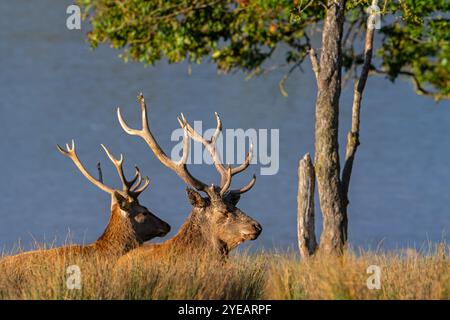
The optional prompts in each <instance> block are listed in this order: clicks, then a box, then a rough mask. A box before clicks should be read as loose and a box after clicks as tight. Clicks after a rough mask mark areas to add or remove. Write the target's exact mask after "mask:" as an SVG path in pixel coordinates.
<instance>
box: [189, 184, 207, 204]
mask: <svg viewBox="0 0 450 320" xmlns="http://www.w3.org/2000/svg"><path fill="white" fill-rule="evenodd" d="M186 193H187V197H188V199H189V202H190V203H191V205H192V206H193V207H198V208H204V207H206V205H207V201H206V199H204V198H203V197H202V196H201V195H200V193H198V192H197V191H195V190H193V189H191V188H186Z"/></svg>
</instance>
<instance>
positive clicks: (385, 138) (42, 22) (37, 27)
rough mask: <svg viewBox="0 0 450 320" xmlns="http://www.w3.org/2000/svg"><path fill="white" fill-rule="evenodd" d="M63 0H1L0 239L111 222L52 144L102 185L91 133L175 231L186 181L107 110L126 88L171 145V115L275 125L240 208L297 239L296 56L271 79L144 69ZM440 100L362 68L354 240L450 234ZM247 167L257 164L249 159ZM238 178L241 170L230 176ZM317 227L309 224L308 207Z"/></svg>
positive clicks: (299, 117) (97, 195)
mask: <svg viewBox="0 0 450 320" xmlns="http://www.w3.org/2000/svg"><path fill="white" fill-rule="evenodd" d="M70 3H71V1H50V0H40V1H24V0H20V1H17V0H16V1H2V2H1V3H0V14H1V19H0V97H1V98H0V111H1V113H0V134H1V136H0V154H1V156H0V168H1V175H0V177H1V178H0V190H1V197H0V244H1V246H2V247H3V248H5V249H7V250H10V249H11V248H13V246H14V244H17V243H18V241H19V240H20V242H21V243H22V244H23V245H25V246H26V245H28V244H29V243H31V242H32V241H34V240H36V241H39V242H42V241H44V242H52V241H54V240H55V239H56V243H62V242H64V240H65V238H66V235H67V234H68V232H69V231H70V233H71V234H72V237H73V240H74V241H76V242H90V241H93V240H95V239H96V237H97V236H98V235H99V234H100V233H101V232H102V230H103V228H104V226H105V225H106V223H107V221H108V214H109V212H108V210H109V204H110V203H109V201H110V199H109V196H108V195H107V194H105V193H103V192H101V191H100V190H98V189H96V188H95V187H94V186H92V185H91V184H90V183H89V182H88V181H87V180H86V179H85V178H84V177H83V176H82V175H81V174H80V173H79V172H78V171H77V170H76V169H75V167H74V165H73V164H72V163H71V161H70V160H68V159H66V158H64V157H63V156H61V155H60V154H59V153H58V152H57V150H56V148H55V145H56V144H57V143H59V144H63V143H65V142H68V141H70V139H72V138H75V139H76V142H77V146H78V153H79V156H80V158H81V159H82V160H83V161H84V163H85V164H86V166H88V168H89V169H90V170H91V171H92V172H94V173H95V164H96V163H97V161H99V160H101V161H102V163H103V169H104V174H105V181H106V182H107V183H112V182H114V183H116V185H117V184H118V179H117V177H116V175H115V174H114V171H113V168H112V166H111V165H110V163H109V162H108V161H107V159H106V157H105V155H104V153H103V151H102V150H101V149H100V147H99V145H100V143H105V144H106V145H107V146H109V147H110V149H111V151H113V152H115V153H116V154H118V153H119V152H123V153H124V154H125V156H126V158H125V163H126V165H127V172H128V173H129V174H131V173H132V168H133V165H134V164H135V163H137V164H138V165H139V166H140V167H141V169H142V172H143V173H144V174H146V175H148V176H149V177H150V178H151V181H152V182H151V187H150V188H149V189H148V191H146V192H145V193H144V194H143V195H142V196H141V202H142V203H143V204H145V205H146V206H148V207H149V208H150V209H151V210H152V211H153V212H155V213H157V214H158V215H159V216H160V217H161V218H163V219H165V220H166V221H167V222H169V223H170V224H171V225H172V227H173V230H174V231H172V232H171V234H172V235H173V234H174V232H175V230H177V228H178V227H179V226H180V225H181V223H182V222H183V220H184V219H185V218H186V217H187V215H188V212H189V210H190V205H189V204H188V201H187V199H186V196H185V191H184V189H185V186H184V184H183V183H182V181H181V180H180V179H179V178H178V177H177V176H176V175H175V174H174V173H173V172H171V171H170V170H168V169H166V168H165V167H164V166H162V165H161V164H160V163H159V162H158V161H157V160H156V159H155V157H154V156H153V154H151V152H150V151H149V150H148V149H147V147H146V145H145V144H144V143H143V142H141V140H140V139H138V138H135V137H130V136H127V135H126V134H124V133H123V132H122V129H121V128H120V126H119V124H118V122H117V119H116V116H115V108H116V107H117V106H122V108H123V113H124V116H125V117H126V118H127V119H129V122H130V123H131V124H133V125H136V124H137V121H138V117H139V114H138V105H137V102H136V99H135V97H136V95H137V94H138V93H139V92H140V91H143V92H144V93H145V95H146V97H147V100H148V101H150V104H151V113H150V115H151V126H152V131H153V133H154V134H155V136H156V137H157V139H158V140H159V141H160V144H161V145H162V147H163V148H164V149H165V150H166V151H167V152H169V151H170V149H171V148H172V146H173V145H174V144H175V143H174V142H172V141H171V140H170V135H171V133H172V130H173V129H175V128H177V126H178V123H177V121H176V116H177V115H178V114H179V113H180V112H183V113H184V114H185V115H187V116H188V118H189V119H190V120H203V121H204V122H203V124H204V127H213V126H214V117H213V112H214V111H217V112H219V114H220V115H221V117H222V120H223V123H224V127H225V128H244V129H247V128H257V129H260V128H262V129H264V128H265V129H277V128H278V129H280V148H279V152H280V168H279V172H278V174H276V175H272V176H259V177H258V181H257V183H256V185H255V187H254V188H253V190H252V191H250V192H249V193H247V194H246V195H245V196H243V198H242V200H241V202H240V205H239V207H240V208H241V209H242V210H244V211H245V212H247V213H248V214H249V215H251V216H253V217H254V218H256V219H257V220H259V221H260V222H261V224H262V225H263V227H264V231H263V233H262V235H261V236H260V238H259V239H258V240H257V241H255V242H252V243H250V244H247V245H250V246H251V247H252V248H262V247H265V248H272V247H276V248H288V247H295V246H296V241H297V239H296V189H297V164H298V160H299V158H300V157H302V156H303V155H304V154H305V153H306V152H313V138H314V135H313V128H314V101H315V96H316V86H315V82H314V80H313V75H312V73H311V72H310V71H309V69H310V68H309V65H308V63H306V64H305V66H304V69H305V72H304V73H300V72H298V73H296V74H294V75H293V76H292V78H291V79H290V80H289V81H288V83H287V90H288V92H289V97H288V98H285V97H283V96H282V95H281V94H280V92H279V90H278V81H279V80H280V79H281V77H282V76H283V74H284V71H277V72H273V73H271V74H269V75H266V76H264V77H260V78H255V79H253V80H251V81H245V79H244V78H245V76H244V75H243V74H241V73H236V74H233V75H218V74H217V72H216V69H215V67H214V65H210V64H203V65H200V66H197V65H195V66H193V68H192V74H191V75H189V73H188V65H186V64H181V65H168V64H166V63H160V64H158V65H157V66H155V67H149V68H144V67H143V66H142V65H140V64H136V63H128V64H125V63H123V62H122V61H121V60H120V59H119V58H118V52H117V51H114V50H112V49H110V48H108V47H107V46H102V47H101V48H99V49H97V50H96V51H92V50H91V49H90V48H89V45H88V44H87V43H86V41H85V32H86V31H87V29H88V25H87V24H83V25H82V27H83V30H82V31H81V32H80V31H69V30H67V29H66V27H65V19H66V14H65V10H66V7H67V6H68V5H69V4H70ZM449 107H450V105H449V103H448V102H442V103H440V104H436V103H435V102H434V101H432V100H431V99H429V98H424V97H420V96H417V95H415V93H414V92H413V89H412V85H411V84H410V83H409V82H408V81H404V80H399V81H397V82H396V83H395V84H391V83H390V82H388V81H387V80H385V79H383V78H376V77H373V78H370V79H369V81H368V86H367V89H366V92H365V93H364V101H363V109H362V116H361V117H362V128H361V142H362V145H361V146H360V149H359V150H358V154H357V159H356V162H355V167H354V173H353V177H352V184H351V190H350V201H351V204H350V209H349V214H350V218H349V219H350V221H349V237H350V242H351V244H352V245H353V246H355V247H358V246H363V247H372V248H373V247H375V246H377V245H379V244H380V243H381V245H382V246H383V247H384V248H397V247H405V246H413V245H417V246H419V245H421V244H423V243H424V242H426V241H428V240H431V241H439V240H442V239H447V241H448V239H449V236H448V231H449V230H450V134H449V128H450V108H449ZM341 108H342V112H341V122H340V124H341V126H340V134H341V149H342V150H341V151H342V153H341V155H342V156H343V152H344V142H345V137H346V132H347V131H348V128H349V125H350V111H351V110H350V108H351V86H350V85H349V86H347V87H346V88H345V89H344V92H343V97H342V103H341ZM191 168H192V169H191V171H192V172H193V173H194V174H195V175H198V176H200V177H201V178H203V180H206V181H208V182H211V183H212V182H215V181H216V182H217V179H218V178H217V173H216V172H215V171H214V170H213V169H212V168H211V167H210V166H209V167H208V166H206V165H193V166H191ZM248 171H257V172H259V169H258V167H257V166H256V165H252V168H251V169H249V170H248ZM241 176H242V177H239V178H237V179H236V181H235V185H236V186H239V185H240V184H241V185H242V184H243V183H244V182H246V181H247V179H248V178H249V177H250V176H251V172H246V173H245V174H241ZM317 224H318V226H317V229H320V224H321V221H320V218H318V222H317Z"/></svg>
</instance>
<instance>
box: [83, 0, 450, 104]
mask: <svg viewBox="0 0 450 320" xmlns="http://www.w3.org/2000/svg"><path fill="white" fill-rule="evenodd" d="M370 2H371V1H368V0H366V1H364V0H362V1H361V0H359V1H358V0H353V1H347V4H346V9H347V13H346V30H345V33H344V38H343V53H344V59H343V66H344V68H345V70H346V71H348V72H349V74H351V73H352V72H354V71H355V69H356V68H357V67H358V65H360V64H361V63H362V53H361V52H359V51H361V47H362V46H361V43H360V42H361V39H362V38H363V37H361V35H362V33H363V32H364V30H365V27H366V20H367V13H366V12H365V9H366V8H367V7H368V6H369V5H370ZM78 3H79V4H80V5H82V7H83V8H84V17H85V18H86V19H89V21H90V22H91V27H92V30H91V31H90V32H89V33H88V39H89V41H90V43H91V45H92V46H93V47H94V48H95V47H97V46H98V45H99V44H101V43H109V44H110V45H111V46H112V47H113V48H115V49H121V50H122V51H123V52H122V57H123V59H125V60H126V61H127V60H129V59H133V60H136V61H140V62H143V63H145V64H154V63H155V62H157V61H159V60H161V59H163V58H166V59H167V60H168V62H169V63H178V62H181V61H184V60H188V61H189V62H190V63H201V62H202V59H204V58H205V57H210V59H211V60H212V61H213V62H214V63H216V65H217V68H218V70H219V71H222V72H230V71H232V70H244V71H246V72H250V73H251V74H258V73H260V72H262V71H263V70H264V65H263V63H264V62H265V61H267V60H268V59H269V58H270V57H271V56H272V54H273V52H274V51H275V49H276V48H278V47H282V50H285V52H286V53H285V58H284V61H283V65H286V66H287V65H289V66H290V68H291V69H290V72H292V71H293V70H294V69H296V68H297V67H299V66H300V64H301V63H302V62H303V60H304V59H305V57H306V56H307V51H308V49H309V48H310V46H311V43H310V37H309V36H308V35H311V34H312V33H313V32H316V30H317V29H320V26H321V22H322V21H323V18H324V14H325V4H324V2H323V1H313V0H149V1H142V0H120V1H119V0H115V1H112V0H78ZM379 3H380V7H381V9H382V10H381V13H382V17H383V21H382V28H381V29H380V30H379V32H378V37H379V40H380V41H379V48H378V52H377V55H376V58H377V59H374V66H373V70H374V71H376V72H378V73H384V74H387V76H388V78H389V79H390V80H392V81H394V80H395V79H396V78H397V77H398V76H399V75H402V74H404V75H408V76H411V77H412V78H413V79H414V83H415V85H416V91H417V92H418V93H420V94H428V95H432V96H434V97H435V98H437V99H439V98H448V97H449V96H450V83H449V73H450V66H449V63H448V60H449V57H450V44H449V33H448V27H449V19H448V11H449V8H450V4H449V2H448V1H446V0H437V1H433V0H422V1H417V0H398V1H395V0H385V1H384V2H383V3H382V1H379ZM358 50H359V51H358Z"/></svg>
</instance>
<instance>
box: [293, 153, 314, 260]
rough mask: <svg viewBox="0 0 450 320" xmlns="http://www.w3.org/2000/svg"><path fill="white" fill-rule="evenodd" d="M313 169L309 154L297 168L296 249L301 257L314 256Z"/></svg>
mask: <svg viewBox="0 0 450 320" xmlns="http://www.w3.org/2000/svg"><path fill="white" fill-rule="evenodd" d="M315 179H316V178H315V174H314V167H313V164H312V161H311V157H310V156H309V153H307V154H306V155H305V156H304V157H303V159H301V160H300V162H299V166H298V194H297V232H298V247H299V250H300V254H301V256H302V257H304V258H307V257H309V256H311V255H313V254H314V252H315V251H316V248H317V242H316V234H315V230H314V229H315V224H314V188H315Z"/></svg>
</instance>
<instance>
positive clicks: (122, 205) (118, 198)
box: [114, 191, 127, 209]
mask: <svg viewBox="0 0 450 320" xmlns="http://www.w3.org/2000/svg"><path fill="white" fill-rule="evenodd" d="M114 198H116V201H117V203H118V204H119V206H120V208H122V209H123V208H125V207H126V205H127V199H125V197H124V196H122V195H121V194H120V193H119V192H117V191H114Z"/></svg>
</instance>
